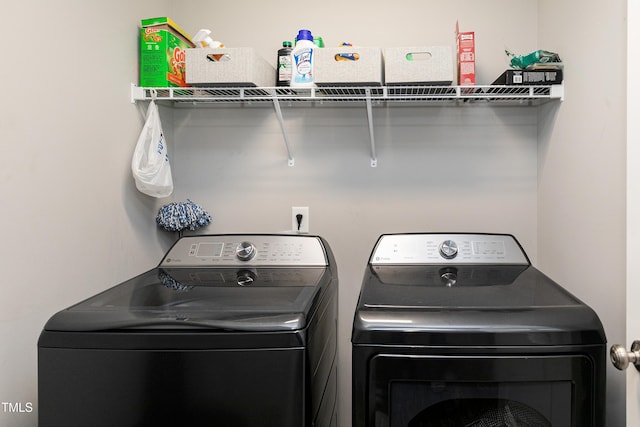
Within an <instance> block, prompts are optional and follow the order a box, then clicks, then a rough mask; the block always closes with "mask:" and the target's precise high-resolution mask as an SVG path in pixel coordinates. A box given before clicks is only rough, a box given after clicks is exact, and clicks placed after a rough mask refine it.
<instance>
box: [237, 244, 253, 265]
mask: <svg viewBox="0 0 640 427" xmlns="http://www.w3.org/2000/svg"><path fill="white" fill-rule="evenodd" d="M236 256H237V257H238V259H239V260H240V261H249V260H250V259H251V258H253V257H254V256H256V247H255V246H253V243H251V242H242V243H240V244H239V245H238V246H236Z"/></svg>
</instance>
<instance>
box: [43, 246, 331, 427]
mask: <svg viewBox="0 0 640 427" xmlns="http://www.w3.org/2000/svg"><path fill="white" fill-rule="evenodd" d="M337 290H338V277H337V271H336V266H335V260H334V257H333V254H332V252H331V250H330V248H329V245H328V244H327V242H326V241H324V240H323V239H322V238H320V237H317V236H307V235H267V234H257V235H256V234H251V235H236V234H229V235H206V236H187V237H182V238H180V239H179V240H178V241H177V242H176V243H175V244H174V246H173V247H172V248H171V249H170V250H169V251H168V253H167V254H166V255H165V257H164V258H163V260H162V262H161V263H160V264H159V266H158V267H156V268H154V269H151V270H149V271H147V272H145V273H143V274H141V275H139V276H137V277H134V278H132V279H130V280H127V281H125V282H123V283H121V284H119V285H116V286H114V287H113V288H111V289H108V290H106V291H104V292H102V293H100V294H98V295H95V296H93V297H91V298H89V299H87V300H85V301H83V302H80V303H79V304H76V305H74V306H72V307H70V308H67V309H65V310H62V311H60V312H59V313H57V314H55V315H54V316H53V317H51V319H50V320H49V321H48V322H47V323H46V325H45V327H44V330H43V331H42V333H41V335H40V339H39V341H38V400H39V403H38V406H39V425H40V426H41V427H47V426H65V427H72V426H85V427H86V426H89V425H91V426H119V427H123V426H142V425H144V426H147V425H148V426H168V425H171V426H176V425H184V426H204V425H206V426H211V425H225V426H277V427H283V426H291V427H300V426H312V425H313V426H332V425H335V424H336V394H337V389H336V387H337V381H336V337H337V332H336V331H337V325H336V323H337Z"/></svg>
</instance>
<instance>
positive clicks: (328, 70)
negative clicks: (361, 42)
mask: <svg viewBox="0 0 640 427" xmlns="http://www.w3.org/2000/svg"><path fill="white" fill-rule="evenodd" d="M340 54H342V55H350V56H351V57H352V58H354V60H344V59H337V58H338V55H340ZM314 55H315V64H314V73H315V74H314V78H313V81H314V83H315V84H316V85H318V86H339V85H363V86H364V85H370V86H379V85H382V84H383V83H384V77H383V65H382V49H380V48H379V47H356V46H344V47H336V48H327V47H325V48H321V49H315V51H314Z"/></svg>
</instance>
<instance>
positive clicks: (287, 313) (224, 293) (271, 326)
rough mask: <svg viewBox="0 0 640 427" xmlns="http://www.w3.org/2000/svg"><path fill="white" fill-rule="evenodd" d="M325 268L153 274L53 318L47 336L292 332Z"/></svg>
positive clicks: (302, 323) (326, 277)
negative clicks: (181, 331) (164, 331)
mask: <svg viewBox="0 0 640 427" xmlns="http://www.w3.org/2000/svg"><path fill="white" fill-rule="evenodd" d="M330 280H331V272H330V270H329V269H327V268H316V267H308V268H258V269H242V268H240V269H239V268H226V269H225V268H220V269H214V268H200V269H198V268H177V269H169V268H155V269H152V270H150V271H148V272H146V273H143V274H141V275H139V276H137V277H135V278H133V279H130V280H128V281H126V282H123V283H122V284H120V285H117V286H115V287H113V288H111V289H108V290H106V291H104V292H102V293H100V294H98V295H96V296H94V297H92V298H89V299H87V300H85V301H83V302H81V303H79V304H76V305H74V306H72V307H70V308H68V309H66V310H63V311H61V312H59V313H57V314H56V315H54V316H53V317H52V318H51V319H50V320H49V322H48V323H47V325H46V326H45V329H46V330H55V331H100V330H127V329H182V328H190V329H200V328H202V329H209V330H227V331H291V330H298V329H303V328H305V327H306V325H307V318H308V316H309V314H310V311H311V310H312V308H313V307H314V306H315V304H316V303H317V300H318V299H319V296H320V294H321V288H323V287H326V286H328V283H329V282H330Z"/></svg>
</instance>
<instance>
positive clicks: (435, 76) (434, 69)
mask: <svg viewBox="0 0 640 427" xmlns="http://www.w3.org/2000/svg"><path fill="white" fill-rule="evenodd" d="M384 78H385V83H386V84H387V85H394V84H395V85H402V84H428V85H450V84H451V83H452V82H453V51H452V49H451V47H450V46H416V47H397V48H387V49H385V50H384Z"/></svg>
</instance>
